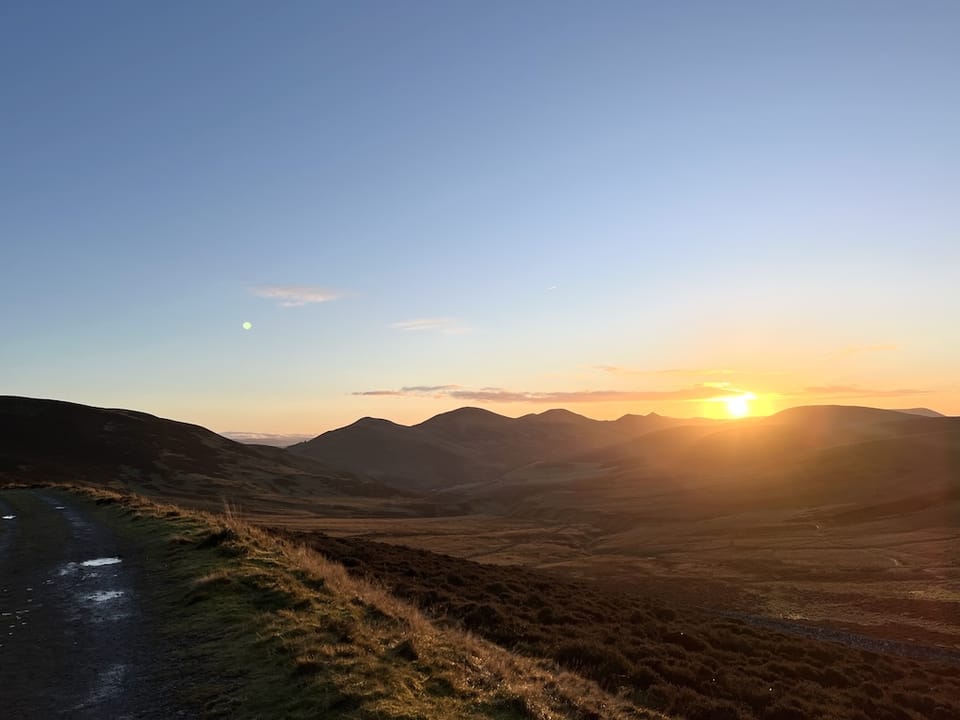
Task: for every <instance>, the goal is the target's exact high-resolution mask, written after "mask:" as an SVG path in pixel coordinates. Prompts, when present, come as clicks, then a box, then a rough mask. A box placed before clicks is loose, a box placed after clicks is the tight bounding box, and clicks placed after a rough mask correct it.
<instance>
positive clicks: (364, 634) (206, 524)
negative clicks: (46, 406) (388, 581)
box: [82, 490, 662, 720]
mask: <svg viewBox="0 0 960 720" xmlns="http://www.w3.org/2000/svg"><path fill="white" fill-rule="evenodd" d="M82 492H84V493H86V494H87V495H92V496H93V497H94V499H95V500H96V501H98V502H100V503H102V504H103V508H102V512H104V513H110V514H112V517H113V518H114V519H115V524H116V526H117V527H118V529H119V530H120V531H122V532H124V533H126V534H128V535H132V536H135V537H136V538H137V539H138V541H140V542H141V543H143V544H144V545H145V546H146V550H147V552H148V555H149V556H151V557H153V558H155V560H156V562H157V563H158V568H159V566H162V568H163V575H164V582H163V584H162V589H161V590H160V591H158V593H157V595H158V597H157V598H156V599H155V600H156V602H157V603H158V604H159V605H160V606H161V608H160V609H161V611H163V612H164V614H165V615H166V616H167V617H169V618H170V619H171V620H170V633H171V635H172V636H173V637H176V638H189V639H190V640H191V645H190V647H188V648H184V649H183V650H182V654H183V659H184V662H186V663H188V664H190V663H193V664H194V665H195V666H197V674H198V678H197V682H196V683H195V684H194V688H193V690H192V691H191V699H192V700H193V701H194V702H195V703H197V704H200V705H202V706H203V707H204V709H205V711H206V713H207V714H209V715H210V716H214V717H231V718H256V717H271V718H274V717H277V718H279V717H283V718H323V717H329V718H334V717H336V718H348V719H349V718H357V719H361V718H363V719H372V718H378V719H379V718H383V719H384V720H386V719H389V718H394V719H396V720H413V718H426V719H430V720H433V719H435V718H436V719H438V720H443V719H450V720H453V719H454V718H456V719H459V718H500V719H503V720H511V719H517V720H520V719H522V718H531V719H542V720H551V719H554V718H578V719H580V718H582V719H587V718H608V717H609V718H627V717H630V718H643V717H649V718H652V717H662V716H660V715H658V714H656V713H652V712H648V711H646V710H644V709H642V708H638V707H636V706H634V705H632V704H631V703H629V702H628V701H627V700H626V699H624V698H622V697H617V696H615V695H612V694H610V693H608V692H605V691H603V690H601V689H600V688H599V687H598V686H597V685H596V684H594V683H592V682H590V681H588V680H585V679H583V678H582V677H580V676H578V675H575V674H572V673H568V672H564V671H561V670H559V669H558V668H557V667H556V666H554V665H551V664H549V663H547V662H546V661H538V660H535V659H531V658H524V657H519V656H516V655H513V654H511V653H509V652H508V651H506V650H504V649H502V648H499V647H497V646H495V645H493V644H491V643H489V642H487V641H485V640H482V639H480V638H478V637H475V636H472V635H470V634H469V633H465V632H462V631H459V630H455V629H450V628H441V627H438V626H437V625H435V624H434V623H432V622H431V621H430V620H429V619H427V618H426V617H425V616H424V615H423V614H422V613H421V612H420V611H419V610H418V609H417V608H415V607H414V606H412V605H410V604H409V603H407V602H404V601H402V600H400V599H398V598H396V597H395V596H393V595H391V594H390V593H389V592H387V591H386V590H385V589H384V588H383V587H382V586H379V585H377V584H375V583H372V582H369V581H365V580H363V579H359V578H356V577H351V576H350V575H349V574H348V573H347V572H346V570H345V569H344V567H343V566H342V565H340V564H339V563H336V562H333V561H331V560H328V559H327V558H325V557H323V556H322V555H320V554H318V553H317V552H315V551H313V550H310V549H308V548H306V547H304V546H303V545H299V544H297V543H295V542H292V541H289V540H285V539H281V538H278V537H276V536H275V535H273V534H270V533H268V532H266V531H264V530H262V529H260V528H257V527H255V526H252V525H248V524H246V523H244V522H243V521H242V519H240V517H239V514H238V513H237V512H236V510H235V509H229V510H228V512H227V513H225V514H224V515H212V514H208V513H200V512H195V511H186V510H181V509H179V508H176V507H173V506H169V505H158V504H155V503H152V502H149V501H146V500H143V499H139V498H131V497H121V496H119V495H115V494H113V493H109V492H103V491H90V490H84V491H82ZM133 520H136V522H132V521H133ZM200 664H202V666H203V667H202V668H201V667H200Z"/></svg>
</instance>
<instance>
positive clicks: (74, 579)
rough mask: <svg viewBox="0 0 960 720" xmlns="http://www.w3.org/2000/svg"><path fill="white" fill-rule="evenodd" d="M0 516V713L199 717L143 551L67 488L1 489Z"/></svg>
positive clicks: (13, 718) (102, 718)
mask: <svg viewBox="0 0 960 720" xmlns="http://www.w3.org/2000/svg"><path fill="white" fill-rule="evenodd" d="M0 516H3V517H4V519H0V714H2V715H3V717H4V718H8V719H10V720H19V719H21V718H23V719H24V720H26V719H28V718H29V719H31V720H33V719H34V718H54V717H67V718H97V719H98V720H108V719H114V718H117V719H119V718H176V717H192V716H193V715H192V713H189V712H187V711H186V710H184V709H183V708H181V707H178V706H177V705H176V704H175V698H176V697H177V694H178V693H177V686H178V685H179V684H180V682H181V679H180V678H178V677H177V671H176V669H173V668H171V667H170V665H173V663H170V662H165V660H167V657H166V655H167V653H165V652H164V651H163V648H164V644H163V643H162V642H161V641H160V638H159V635H158V630H157V623H156V618H153V617H151V614H150V611H149V603H146V602H144V600H145V598H147V597H149V595H148V590H149V584H150V578H149V577H148V575H147V573H146V571H145V567H144V564H143V558H142V557H140V556H139V555H138V551H137V548H136V547H134V546H132V545H131V544H130V543H128V542H125V541H124V540H123V539H122V538H119V537H118V536H117V535H116V534H115V533H113V532H112V531H111V530H110V529H109V528H108V527H106V526H105V525H104V524H103V523H102V522H100V521H98V520H97V518H96V517H95V514H94V513H91V512H90V511H89V510H87V509H86V508H85V506H84V504H83V503H82V502H80V501H78V500H77V499H76V497H75V496H71V495H69V494H67V493H61V492H56V491H52V490H15V491H4V492H0ZM11 516H12V517H11Z"/></svg>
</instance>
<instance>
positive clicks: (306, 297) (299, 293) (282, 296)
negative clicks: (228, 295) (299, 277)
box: [250, 285, 343, 307]
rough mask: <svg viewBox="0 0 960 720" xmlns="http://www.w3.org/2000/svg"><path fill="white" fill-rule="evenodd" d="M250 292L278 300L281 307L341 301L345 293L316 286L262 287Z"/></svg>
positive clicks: (252, 289)
mask: <svg viewBox="0 0 960 720" xmlns="http://www.w3.org/2000/svg"><path fill="white" fill-rule="evenodd" d="M250 292H252V293H253V294H254V295H256V296H257V297H262V298H267V299H268V300H276V301H278V302H277V304H278V305H279V306H280V307H301V306H303V305H311V304H314V303H325V302H330V301H331V300H339V299H340V298H342V297H343V293H341V292H339V291H338V290H331V289H329V288H321V287H316V286H314V285H260V286H258V287H255V288H251V290H250Z"/></svg>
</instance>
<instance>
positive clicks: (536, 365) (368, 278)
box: [0, 2, 960, 433]
mask: <svg viewBox="0 0 960 720" xmlns="http://www.w3.org/2000/svg"><path fill="white" fill-rule="evenodd" d="M957 27H960V5H957V4H956V3H953V2H914V3H903V2H804V3H767V2H731V3H713V2H709V3H707V2H704V3H696V2H678V3H653V2H623V3H620V2H606V3H588V2H582V3H574V2H522V3H516V2H503V3H499V2H483V3H480V2H469V3H468V2H444V3H426V2H410V3H387V2H369V3H365V2H357V3H321V2H302V3H300V2H286V3H280V4H268V3H244V2H222V3H218V2H205V3H186V2H169V3H155V4H147V3H119V2H118V3H100V2H90V3H82V4H80V3H70V4H68V3H46V2H22V3H20V2H8V3H4V4H3V6H2V8H0V70H2V79H3V88H4V101H3V103H2V108H0V112H2V115H0V118H2V120H0V122H2V126H3V133H2V134H0V150H2V157H3V158H4V160H3V164H2V169H0V238H2V240H0V242H2V262H0V307H2V308H3V310H2V316H0V317H2V321H3V342H2V344H0V392H3V393H8V394H24V395H34V396H45V397H58V398H62V399H67V400H74V401H78V402H85V403H91V404H97V405H111V406H123V407H134V408H138V409H143V410H147V411H149V412H154V413H158V414H161V415H166V416H171V417H176V418H178V419H184V420H189V421H193V422H199V423H202V424H205V425H207V426H210V427H212V428H213V429H217V430H250V431H264V432H303V433H314V432H320V431H322V430H325V429H328V428H329V427H333V426H337V425H341V424H345V423H347V422H350V421H352V420H353V419H355V418H357V417H359V416H362V415H377V416H384V417H390V418H394V419H397V420H400V421H404V422H412V421H417V420H420V419H423V418H425V417H427V416H429V415H431V414H433V413H435V412H439V411H442V410H446V409H451V408H453V407H457V406H459V405H463V404H479V405H483V406H485V407H489V408H490V409H493V410H496V411H499V412H503V413H505V414H514V415H516V414H521V413H524V412H537V411H541V410H544V409H547V408H548V407H552V406H555V405H566V406H568V407H571V408H572V409H574V410H578V411H580V412H584V413H585V414H589V415H592V416H595V417H615V416H617V415H620V414H622V413H624V412H648V411H650V410H656V411H658V412H664V413H669V414H674V415H695V414H701V413H707V414H711V412H712V409H713V408H715V407H716V408H721V409H722V407H723V404H722V403H716V402H715V400H717V399H720V400H722V399H723V398H724V397H727V396H730V395H738V394H746V393H751V394H753V395H754V396H756V399H755V401H754V402H755V407H754V411H756V412H762V411H771V410H775V409H778V408H781V407H787V406H789V405H796V404H804V403H809V402H844V403H855V404H873V405H880V406H885V407H904V406H914V405H930V406H934V407H937V408H939V409H941V410H942V411H945V412H951V413H958V414H960V387H958V381H957V377H956V371H955V368H956V367H957V360H958V350H960V331H958V330H957V328H958V327H960V323H958V322H957V319H958V318H960V282H958V278H960V270H958V268H960V232H958V231H960V214H958V213H957V210H956V207H957V204H958V197H960V193H958V191H960V143H958V130H957V128H960V44H958V43H957V42H956V28H957ZM320 300H322V302H321V301H320ZM244 322H250V323H252V329H251V330H244V329H243V327H242V323H244ZM404 388H408V389H407V390H404ZM409 388H413V389H412V390H411V389H409ZM359 393H376V394H359ZM598 393H600V394H598Z"/></svg>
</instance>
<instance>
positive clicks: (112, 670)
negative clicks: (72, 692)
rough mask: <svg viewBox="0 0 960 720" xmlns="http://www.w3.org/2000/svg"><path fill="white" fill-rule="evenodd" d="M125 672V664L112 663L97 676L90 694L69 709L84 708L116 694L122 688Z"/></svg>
mask: <svg viewBox="0 0 960 720" xmlns="http://www.w3.org/2000/svg"><path fill="white" fill-rule="evenodd" d="M126 674H127V666H126V665H123V664H122V663H117V664H116V665H112V666H110V667H109V668H107V669H106V670H104V671H103V672H102V673H100V676H99V677H98V678H97V685H96V687H94V688H93V690H92V692H91V693H90V695H89V696H88V697H87V699H86V700H84V701H83V702H82V703H81V704H80V705H77V706H76V707H74V708H71V710H74V711H76V710H84V709H87V708H89V707H90V706H91V705H99V704H101V703H103V702H105V701H108V700H110V699H111V698H113V697H114V696H116V695H118V694H119V693H120V691H121V690H122V689H123V681H124V679H125V676H126Z"/></svg>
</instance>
